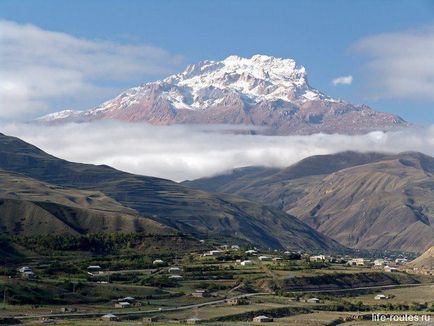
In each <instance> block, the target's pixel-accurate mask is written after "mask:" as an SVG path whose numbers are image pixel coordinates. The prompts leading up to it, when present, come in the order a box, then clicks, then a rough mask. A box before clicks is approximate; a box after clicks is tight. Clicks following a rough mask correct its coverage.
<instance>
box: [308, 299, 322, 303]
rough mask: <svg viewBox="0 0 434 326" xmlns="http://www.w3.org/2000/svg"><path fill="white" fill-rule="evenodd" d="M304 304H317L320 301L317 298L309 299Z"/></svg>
mask: <svg viewBox="0 0 434 326" xmlns="http://www.w3.org/2000/svg"><path fill="white" fill-rule="evenodd" d="M306 302H308V303H319V302H320V300H319V299H318V298H310V299H307V300H306Z"/></svg>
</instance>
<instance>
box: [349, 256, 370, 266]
mask: <svg viewBox="0 0 434 326" xmlns="http://www.w3.org/2000/svg"><path fill="white" fill-rule="evenodd" d="M367 263H368V261H367V260H366V259H363V258H354V259H350V260H349V261H348V262H347V265H349V266H366V264H367Z"/></svg>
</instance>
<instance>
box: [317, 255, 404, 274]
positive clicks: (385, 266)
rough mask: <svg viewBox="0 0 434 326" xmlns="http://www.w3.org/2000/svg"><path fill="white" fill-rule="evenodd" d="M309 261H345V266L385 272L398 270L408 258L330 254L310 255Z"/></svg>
mask: <svg viewBox="0 0 434 326" xmlns="http://www.w3.org/2000/svg"><path fill="white" fill-rule="evenodd" d="M309 261H311V262H331V263H346V265H347V266H357V267H372V268H374V269H380V270H381V269H382V270H384V271H385V272H388V273H390V272H398V271H399V270H400V268H399V266H403V265H405V264H406V263H407V262H408V260H407V259H406V258H397V259H395V260H388V259H382V258H381V259H375V260H374V261H371V260H369V259H366V258H336V257H332V256H325V255H317V256H310V257H309Z"/></svg>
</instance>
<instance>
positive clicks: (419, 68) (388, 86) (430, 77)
mask: <svg viewBox="0 0 434 326" xmlns="http://www.w3.org/2000/svg"><path fill="white" fill-rule="evenodd" d="M352 50H353V51H356V52H357V53H360V54H362V55H365V56H367V58H368V62H367V63H366V66H365V68H366V75H367V85H368V89H369V90H370V92H371V95H372V96H373V97H374V98H394V99H410V100H420V101H434V27H433V28H430V29H424V30H419V31H409V32H402V33H386V34H380V35H375V36H371V37H367V38H364V39H362V40H360V41H359V42H357V43H356V44H354V46H353V47H352Z"/></svg>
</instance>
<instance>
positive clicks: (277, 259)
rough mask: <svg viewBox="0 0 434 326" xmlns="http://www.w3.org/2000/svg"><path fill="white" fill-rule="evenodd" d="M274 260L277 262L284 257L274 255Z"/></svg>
mask: <svg viewBox="0 0 434 326" xmlns="http://www.w3.org/2000/svg"><path fill="white" fill-rule="evenodd" d="M273 261H276V262H277V261H282V258H281V257H274V258H273Z"/></svg>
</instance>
